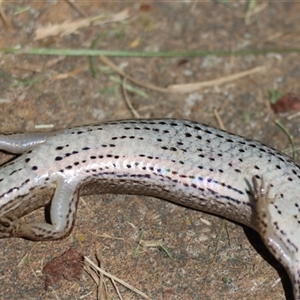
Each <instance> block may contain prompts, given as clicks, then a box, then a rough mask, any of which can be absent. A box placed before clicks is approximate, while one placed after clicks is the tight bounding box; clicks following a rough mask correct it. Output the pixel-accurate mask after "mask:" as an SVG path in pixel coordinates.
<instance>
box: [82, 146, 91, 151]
mask: <svg viewBox="0 0 300 300" xmlns="http://www.w3.org/2000/svg"><path fill="white" fill-rule="evenodd" d="M82 150H83V151H86V150H90V148H89V147H84V148H82Z"/></svg>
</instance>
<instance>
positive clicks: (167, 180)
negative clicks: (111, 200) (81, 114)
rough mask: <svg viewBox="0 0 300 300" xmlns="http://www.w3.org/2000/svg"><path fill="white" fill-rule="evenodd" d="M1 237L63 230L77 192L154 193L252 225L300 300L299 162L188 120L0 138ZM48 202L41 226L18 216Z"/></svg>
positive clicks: (41, 236)
mask: <svg viewBox="0 0 300 300" xmlns="http://www.w3.org/2000/svg"><path fill="white" fill-rule="evenodd" d="M0 149H1V150H3V151H7V152H11V153H17V154H21V155H20V156H18V157H17V158H16V159H14V160H12V161H10V162H8V163H6V164H4V165H3V166H1V168H0V237H2V238H3V237H23V238H28V239H32V240H56V239H60V238H63V237H65V236H66V235H67V234H69V233H70V231H71V229H72V227H73V224H74V220H75V214H76V207H77V203H78V195H79V194H80V195H88V194H95V193H101V194H103V193H126V194H140V195H149V196H155V197H158V198H162V199H166V200H169V201H172V202H175V203H178V204H181V205H184V206H186V207H190V208H193V209H197V210H201V211H205V212H209V213H212V214H216V215H219V216H222V217H225V218H227V219H230V220H234V221H237V222H239V223H241V224H245V225H247V226H250V227H252V228H253V229H255V230H256V231H258V232H259V234H260V235H261V237H262V240H263V241H264V243H265V245H266V246H267V247H268V249H269V250H270V252H271V253H272V254H273V255H274V256H275V258H277V259H278V261H279V262H280V263H281V264H282V265H283V266H284V267H285V268H286V270H287V272H288V274H289V276H290V279H291V281H292V285H293V289H294V297H295V299H298V300H299V299H300V253H299V249H300V199H298V197H299V195H300V165H299V164H298V163H296V162H295V161H293V160H292V159H291V158H290V157H288V156H286V155H285V154H283V153H281V152H279V151H277V150H275V149H272V148H269V147H267V146H265V145H263V144H261V143H259V142H257V141H253V140H249V139H245V138H242V137H240V136H236V135H233V134H231V133H228V132H225V131H221V130H218V129H215V128H213V127H210V126H207V125H203V124H198V123H195V122H191V121H186V120H175V119H158V120H121V121H112V122H105V123H102V124H98V125H89V126H82V127H76V128H71V129H64V130H59V131H54V132H49V133H25V134H10V135H0ZM50 201H51V209H50V217H51V224H48V223H46V222H45V223H28V224H25V223H22V221H21V220H20V218H21V217H22V216H24V215H26V214H28V213H30V212H32V211H34V210H36V209H37V208H39V207H42V206H45V205H47V204H48V203H49V202H50Z"/></svg>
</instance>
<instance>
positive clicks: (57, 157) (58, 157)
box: [55, 156, 63, 161]
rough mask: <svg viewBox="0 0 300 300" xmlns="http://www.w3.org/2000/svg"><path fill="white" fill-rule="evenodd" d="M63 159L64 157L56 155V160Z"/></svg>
mask: <svg viewBox="0 0 300 300" xmlns="http://www.w3.org/2000/svg"><path fill="white" fill-rule="evenodd" d="M62 159H63V158H62V157H61V156H56V157H55V160H56V161H59V160H62Z"/></svg>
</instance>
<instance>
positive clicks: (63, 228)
mask: <svg viewBox="0 0 300 300" xmlns="http://www.w3.org/2000/svg"><path fill="white" fill-rule="evenodd" d="M78 198H79V197H78V191H77V189H76V187H75V186H74V185H72V184H70V183H69V182H68V181H67V180H65V179H64V178H60V179H59V180H58V181H57V187H56V190H55V193H54V196H53V199H52V201H51V208H50V218H51V224H48V223H46V222H45V223H27V224H22V225H18V226H17V227H16V229H15V231H14V233H13V234H12V235H13V236H14V237H22V238H27V239H30V240H37V241H46V240H58V239H62V238H64V237H65V236H66V235H68V234H69V233H70V231H71V229H72V227H73V224H74V222H75V216H76V209H77V203H78ZM16 222H19V220H16Z"/></svg>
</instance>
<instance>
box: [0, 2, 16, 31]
mask: <svg viewBox="0 0 300 300" xmlns="http://www.w3.org/2000/svg"><path fill="white" fill-rule="evenodd" d="M2 4H3V1H0V17H1V19H2V20H3V23H4V25H5V27H6V29H7V31H8V32H13V31H15V30H14V28H13V26H12V25H11V23H10V21H9V20H8V17H7V16H6V13H5V11H4V9H3V6H2Z"/></svg>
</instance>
